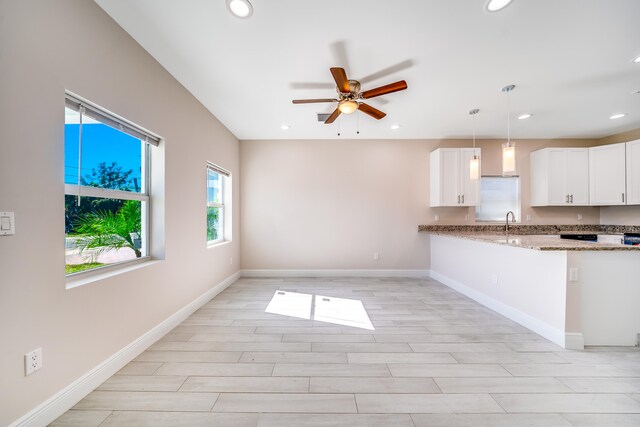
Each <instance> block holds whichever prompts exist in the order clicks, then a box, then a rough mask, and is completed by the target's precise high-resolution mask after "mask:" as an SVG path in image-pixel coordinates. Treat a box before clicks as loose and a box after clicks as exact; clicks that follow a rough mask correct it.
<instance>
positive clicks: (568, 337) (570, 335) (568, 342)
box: [564, 332, 584, 350]
mask: <svg viewBox="0 0 640 427" xmlns="http://www.w3.org/2000/svg"><path fill="white" fill-rule="evenodd" d="M564 348H566V349H568V350H584V336H583V335H582V333H580V332H567V333H566V334H564Z"/></svg>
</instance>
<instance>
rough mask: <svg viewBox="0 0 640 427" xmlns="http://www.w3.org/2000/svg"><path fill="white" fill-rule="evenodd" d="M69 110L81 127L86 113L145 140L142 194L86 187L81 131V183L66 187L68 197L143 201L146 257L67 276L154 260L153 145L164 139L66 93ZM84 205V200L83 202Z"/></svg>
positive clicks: (143, 235) (103, 122) (79, 165)
mask: <svg viewBox="0 0 640 427" xmlns="http://www.w3.org/2000/svg"><path fill="white" fill-rule="evenodd" d="M65 107H66V108H70V109H72V110H75V111H78V112H79V113H80V126H81V128H82V118H83V116H84V115H85V114H86V115H87V116H89V117H91V118H92V119H93V120H96V121H99V122H100V123H102V124H104V125H106V126H111V127H113V128H115V129H118V130H120V131H121V132H124V133H127V134H129V135H131V136H133V137H134V138H137V139H139V140H140V141H141V150H142V157H141V160H142V161H141V171H140V179H141V181H142V182H141V183H140V192H133V191H124V190H112V189H108V188H99V187H92V186H86V185H82V175H81V174H82V172H81V170H82V130H80V137H79V141H78V144H79V150H78V181H77V183H76V184H67V183H65V185H64V194H65V196H67V195H70V196H77V197H78V198H79V199H81V198H82V197H98V198H104V199H117V200H138V201H140V202H141V204H142V206H141V215H142V218H141V234H142V235H141V236H140V238H141V248H140V251H141V252H142V257H140V258H136V259H132V260H127V261H122V262H118V263H113V264H107V265H104V266H102V267H97V268H92V269H89V270H84V271H79V272H77V273H71V274H67V275H66V276H67V277H72V276H74V277H75V276H78V275H85V274H87V273H92V272H95V271H103V270H106V269H112V268H113V267H114V266H119V265H123V264H131V263H136V262H140V261H141V260H148V259H150V256H149V248H150V238H151V236H150V234H151V233H150V226H149V225H150V221H149V215H150V210H151V207H150V205H151V197H150V196H149V194H150V192H151V146H152V145H153V146H158V145H159V143H160V141H161V138H160V137H159V136H157V135H155V134H153V133H151V132H149V131H148V130H146V129H144V128H142V127H140V126H138V125H135V124H133V123H132V122H130V121H128V120H126V119H124V118H122V117H120V116H118V115H116V114H113V113H111V112H110V111H108V110H106V109H104V108H102V107H100V106H98V105H96V104H94V103H92V102H90V101H87V100H86V99H83V98H81V97H79V96H78V95H75V94H73V93H71V92H66V93H65ZM80 202H81V201H80Z"/></svg>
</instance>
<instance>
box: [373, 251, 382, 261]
mask: <svg viewBox="0 0 640 427" xmlns="http://www.w3.org/2000/svg"><path fill="white" fill-rule="evenodd" d="M373 259H374V260H376V261H378V260H379V259H380V254H379V253H378V252H374V253H373Z"/></svg>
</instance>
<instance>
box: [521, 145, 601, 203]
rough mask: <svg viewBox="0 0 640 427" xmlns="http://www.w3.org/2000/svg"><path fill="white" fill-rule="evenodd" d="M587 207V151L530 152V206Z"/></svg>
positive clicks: (544, 150)
mask: <svg viewBox="0 0 640 427" xmlns="http://www.w3.org/2000/svg"><path fill="white" fill-rule="evenodd" d="M585 205H589V149H588V148H545V149H542V150H538V151H534V152H532V153H531V206H585Z"/></svg>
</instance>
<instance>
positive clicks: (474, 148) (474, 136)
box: [473, 114, 476, 155]
mask: <svg viewBox="0 0 640 427" xmlns="http://www.w3.org/2000/svg"><path fill="white" fill-rule="evenodd" d="M475 150H476V115H475V114H474V115H473V154H474V155H475V154H476V152H475Z"/></svg>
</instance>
